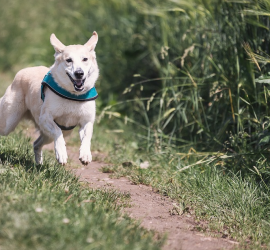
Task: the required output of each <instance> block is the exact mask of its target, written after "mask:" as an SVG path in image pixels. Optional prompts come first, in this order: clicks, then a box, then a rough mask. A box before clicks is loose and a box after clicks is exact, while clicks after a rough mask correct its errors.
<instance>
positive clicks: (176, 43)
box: [0, 0, 270, 152]
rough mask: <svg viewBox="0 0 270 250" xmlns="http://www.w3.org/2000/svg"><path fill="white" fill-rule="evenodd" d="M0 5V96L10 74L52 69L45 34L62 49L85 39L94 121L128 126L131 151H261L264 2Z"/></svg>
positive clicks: (31, 0) (89, 0)
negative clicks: (135, 143)
mask: <svg viewBox="0 0 270 250" xmlns="http://www.w3.org/2000/svg"><path fill="white" fill-rule="evenodd" d="M0 6H1V15H0V72H1V77H2V79H0V82H1V85H2V87H1V89H3V88H4V87H5V86H6V84H7V83H8V84H10V82H8V81H7V80H6V79H10V75H12V76H14V74H15V72H16V71H17V70H18V69H20V68H24V67H28V66H34V65H46V66H50V65H52V64H53V61H54V57H53V54H54V50H53V48H52V46H51V45H50V42H49V37H50V35H51V33H55V34H56V36H57V37H58V38H59V39H60V41H62V42H63V43H64V44H66V45H69V44H84V43H85V42H86V41H87V40H88V39H89V38H90V36H91V34H92V32H93V31H94V30H95V31H97V33H98V35H99V42H98V45H97V47H96V53H97V59H98V63H99V67H100V78H99V80H98V83H97V90H98V92H99V94H100V98H99V99H98V119H97V121H98V122H102V121H105V120H106V119H107V123H108V126H110V127H111V128H113V129H125V125H126V124H130V126H131V128H132V129H131V130H129V131H131V133H133V134H134V135H135V136H136V137H137V139H138V140H140V143H141V144H140V145H142V147H144V148H146V149H147V150H151V149H154V150H155V151H159V150H161V148H166V147H171V148H177V150H179V149H180V150H186V149H190V148H191V147H193V148H195V149H196V150H200V151H216V150H218V149H224V148H225V149H226V148H227V149H230V150H233V152H238V151H239V152H240V151H241V150H244V151H245V150H246V151H248V150H260V151H261V150H262V149H263V145H264V144H266V143H268V141H269V138H270V137H269V135H268V132H267V131H268V130H267V128H268V116H269V108H268V106H269V105H268V97H269V90H268V80H267V77H268V70H269V66H268V65H267V60H268V56H267V54H269V50H270V49H269V45H270V44H269V40H270V34H269V15H270V14H269V13H270V12H269V10H270V3H269V1H267V0H237V1H234V0H227V1H225V0H190V1H185V0H162V1H161V0H129V1H128V0H76V1H73V0H72V1H71V0H57V1H56V0H47V1H36V0H24V1H23V2H22V1H19V0H12V1H4V0H0ZM259 77H260V78H259ZM256 79H257V80H256ZM1 93H3V91H2V92H1ZM108 119H109V120H108ZM226 143H227V144H226ZM226 145H227V146H226ZM239 145H240V146H239ZM230 150H229V151H228V152H230Z"/></svg>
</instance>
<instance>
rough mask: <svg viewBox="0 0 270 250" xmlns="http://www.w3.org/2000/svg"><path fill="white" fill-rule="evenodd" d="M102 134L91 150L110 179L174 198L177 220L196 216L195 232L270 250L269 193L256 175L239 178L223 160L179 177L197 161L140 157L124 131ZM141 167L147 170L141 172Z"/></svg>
mask: <svg viewBox="0 0 270 250" xmlns="http://www.w3.org/2000/svg"><path fill="white" fill-rule="evenodd" d="M103 123H105V121H103ZM109 123H110V124H111V123H115V122H112V121H109ZM104 131H106V129H103V128H102V126H101V127H100V126H98V125H97V126H96V127H95V133H94V140H93V147H94V149H95V150H102V151H104V150H105V151H107V155H108V157H107V161H108V162H109V164H108V165H107V166H106V167H104V168H103V171H104V172H107V173H110V174H111V176H112V177H113V178H119V177H121V176H126V177H128V178H129V179H130V180H131V181H132V182H133V183H134V184H145V185H151V186H152V187H153V188H154V190H156V192H159V193H160V194H162V195H165V196H169V197H171V198H173V199H174V200H175V201H176V202H177V207H178V208H179V209H178V210H179V211H178V212H177V211H176V212H177V213H178V214H180V215H182V216H185V215H187V214H192V215H195V217H196V219H197V222H198V226H197V230H199V231H204V232H206V233H209V234H210V235H218V237H220V236H222V237H224V238H229V239H235V240H237V241H238V242H240V246H239V248H240V249H242V248H243V249H261V248H262V247H265V248H269V247H270V229H269V225H270V190H269V186H268V185H265V183H264V182H263V181H261V180H260V178H258V173H256V171H254V172H252V171H251V170H249V171H250V172H249V173H248V174H246V175H243V174H242V173H244V171H242V172H241V171H235V167H234V166H231V170H230V169H227V167H225V166H224V164H225V160H222V159H221V160H219V161H218V162H212V163H210V164H206V163H204V164H196V165H194V166H192V167H190V168H188V169H186V170H185V171H180V169H181V168H183V167H184V166H187V165H190V164H192V163H195V162H196V161H197V159H200V158H201V157H199V156H198V155H196V154H194V153H193V154H190V156H189V157H185V158H183V157H182V156H179V155H177V152H175V151H173V150H172V149H171V148H168V149H167V151H166V150H163V151H162V152H155V151H154V150H152V151H150V152H145V151H144V150H143V147H142V148H140V143H139V140H138V139H136V136H131V134H132V133H131V131H130V130H128V129H127V128H126V130H125V129H124V133H123V134H119V133H117V134H116V133H113V132H109V130H107V133H104ZM105 141H106V145H107V146H106V148H104V145H105V143H104V142H105ZM99 145H101V148H99ZM194 155H195V156H194ZM181 158H182V159H181ZM145 162H148V163H149V167H146V168H143V167H144V166H143V165H142V163H145ZM266 168H267V169H269V168H270V167H269V165H267V166H266Z"/></svg>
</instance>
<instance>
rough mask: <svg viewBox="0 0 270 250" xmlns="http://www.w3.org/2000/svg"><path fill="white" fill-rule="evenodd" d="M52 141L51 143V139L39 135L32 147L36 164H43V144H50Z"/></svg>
mask: <svg viewBox="0 0 270 250" xmlns="http://www.w3.org/2000/svg"><path fill="white" fill-rule="evenodd" d="M52 141H53V139H52V138H50V137H48V136H46V135H44V134H42V133H41V134H40V136H39V137H38V138H37V140H36V141H35V142H34V144H33V146H34V153H35V160H36V163H37V164H42V163H43V157H42V147H43V146H44V145H45V144H49V143H51V142H52Z"/></svg>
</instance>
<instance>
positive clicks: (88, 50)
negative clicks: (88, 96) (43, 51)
mask: <svg viewBox="0 0 270 250" xmlns="http://www.w3.org/2000/svg"><path fill="white" fill-rule="evenodd" d="M50 41H51V44H52V46H53V47H54V50H55V54H54V57H55V63H54V65H53V66H52V67H51V72H52V75H53V77H54V79H55V81H56V82H57V83H58V84H59V86H60V87H62V88H64V89H66V90H68V91H69V92H71V93H74V94H78V95H80V94H83V93H85V92H86V91H88V90H89V89H91V88H92V87H94V85H95V82H96V80H97V78H98V74H99V70H98V65H97V61H96V53H95V51H94V49H95V47H96V44H97V42H98V34H97V33H96V32H95V31H94V32H93V35H92V37H91V38H90V39H89V40H88V42H87V43H86V44H84V45H69V46H65V45H64V44H63V43H61V42H60V41H59V40H58V39H57V37H56V36H55V35H54V34H52V35H51V38H50Z"/></svg>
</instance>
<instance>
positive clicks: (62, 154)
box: [39, 112, 68, 165]
mask: <svg viewBox="0 0 270 250" xmlns="http://www.w3.org/2000/svg"><path fill="white" fill-rule="evenodd" d="M39 124H40V129H41V130H42V132H43V133H44V134H46V135H47V136H48V137H50V138H52V139H53V140H54V150H55V156H56V159H57V161H58V162H59V163H60V164H62V165H65V164H66V163H67V159H68V156H67V150H66V143H65V140H64V136H63V133H62V131H61V129H60V128H59V127H58V126H57V125H56V123H55V122H54V119H53V117H52V115H51V114H50V113H49V112H41V116H40V117H39Z"/></svg>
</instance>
